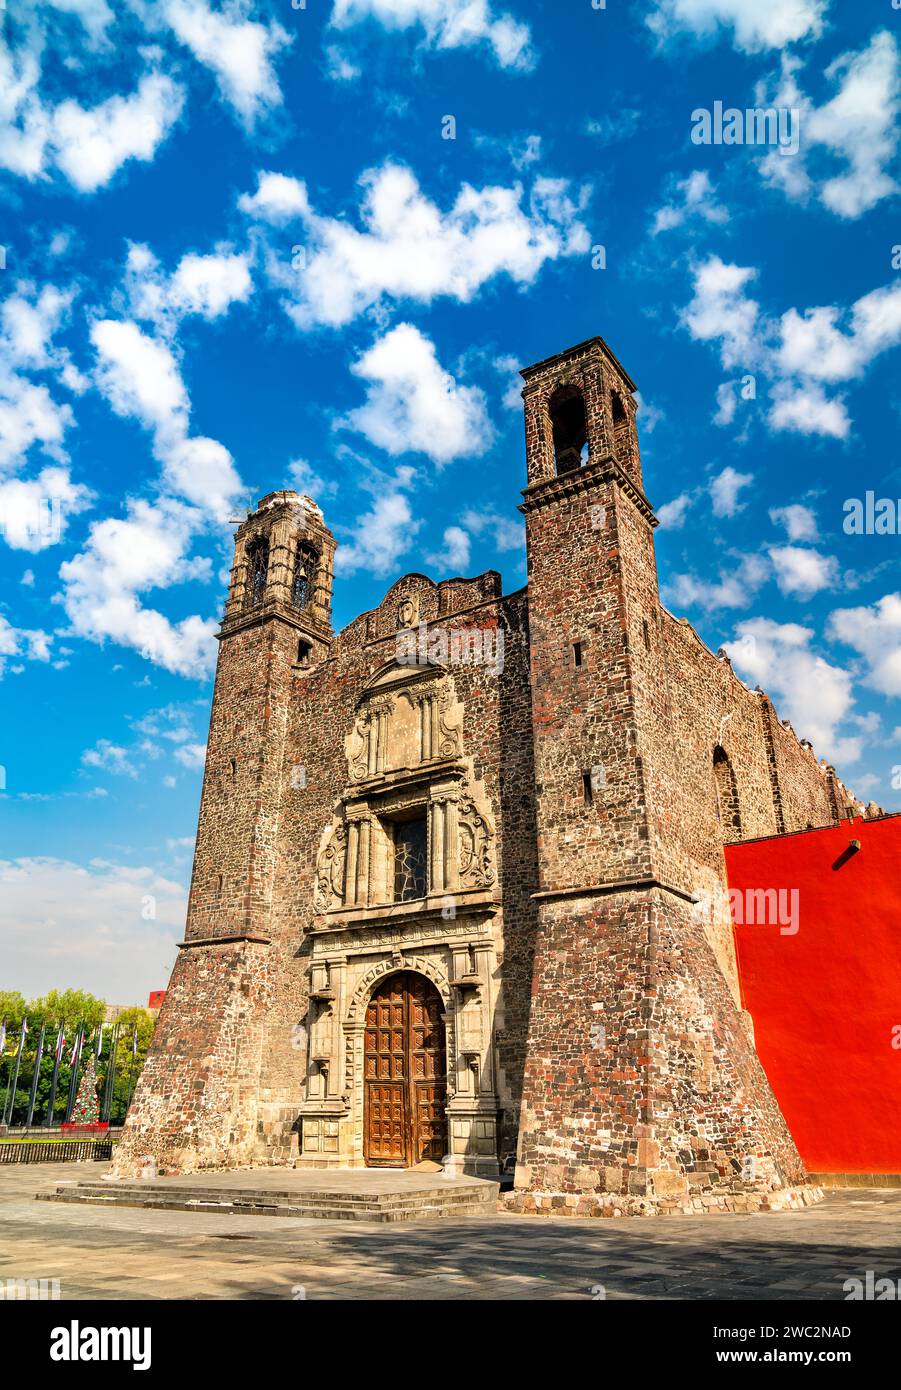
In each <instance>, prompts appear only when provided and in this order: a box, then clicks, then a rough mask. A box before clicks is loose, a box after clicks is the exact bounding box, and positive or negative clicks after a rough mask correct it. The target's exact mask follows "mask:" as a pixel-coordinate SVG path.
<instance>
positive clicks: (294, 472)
mask: <svg viewBox="0 0 901 1390" xmlns="http://www.w3.org/2000/svg"><path fill="white" fill-rule="evenodd" d="M288 477H289V479H290V481H291V486H292V488H294V490H295V492H299V493H301V495H303V496H306V497H311V498H312V499H313V501H314V502H316V501H318V499H319V498H320V497H333V496H334V495H335V493H336V492H337V490H338V484H337V482H336V481H335V480H334V478H323V477H322V475H321V474H320V473H317V472H316V470H315V468H314V467H313V466H312V464H311V463H309V461H308V460H307V459H294V460H293V461H292V462H291V463H289V464H288Z"/></svg>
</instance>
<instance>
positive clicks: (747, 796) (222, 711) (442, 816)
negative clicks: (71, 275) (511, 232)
mask: <svg viewBox="0 0 901 1390" xmlns="http://www.w3.org/2000/svg"><path fill="white" fill-rule="evenodd" d="M522 376H523V380H524V390H523V400H524V409H525V433H526V470H527V476H526V487H525V490H524V493H523V501H522V505H521V511H522V512H523V514H524V516H525V523H526V536H527V553H528V583H527V586H526V587H525V588H523V589H521V590H519V591H518V592H515V593H512V594H506V595H505V594H503V593H502V592H501V585H500V576H499V575H498V574H496V573H494V572H492V571H489V572H487V573H485V574H482V575H479V576H478V577H476V578H473V579H450V580H447V581H444V582H442V583H433V582H432V581H431V580H430V579H428V578H426V577H425V576H423V575H420V574H411V575H407V576H405V577H404V578H402V579H400V580H398V582H397V583H396V584H394V585H393V587H392V588H391V589H390V590H389V592H388V594H387V595H386V596H385V597H384V599H383V600H382V602H381V603H380V604H379V606H378V607H376V608H374V609H372V610H371V611H369V612H367V613H364V614H362V615H361V616H360V617H358V618H356V619H355V620H354V621H353V622H351V623H350V624H349V625H348V626H347V627H345V628H344V629H343V630H342V631H341V632H338V633H334V632H333V630H332V626H331V619H330V614H331V602H332V590H333V563H334V555H335V541H334V539H333V537H332V535H331V533H330V531H329V530H328V528H327V526H326V524H325V521H324V519H323V516H322V513H321V512H320V510H319V508H318V507H317V506H316V504H315V503H314V502H313V501H312V500H311V499H309V498H306V497H301V496H299V495H297V494H296V493H291V492H275V493H271V494H269V495H268V496H267V497H264V498H263V499H262V500H261V502H260V503H259V505H258V506H257V508H256V509H255V510H254V511H253V512H252V513H250V514H249V515H248V517H247V519H246V521H244V522H243V524H242V525H241V526H240V527H239V528H238V530H237V533H236V536H235V558H234V566H233V569H232V577H231V585H230V589H229V595H228V600H227V603H226V608H225V616H224V620H223V623H222V628H221V632H220V649H219V659H218V666H217V673H216V682H215V689H214V695H213V708H212V717H211V724H210V737H209V744H208V750H207V761H206V770H205V775H204V784H203V794H202V800H201V809H200V819H199V827H198V838H197V847H196V853H195V861H194V870H193V878H192V884H191V893H190V902H189V910H188V920H187V928H186V933H185V940H184V942H183V943H182V946H181V948H180V951H179V956H178V960H177V962H176V966H175V969H174V972H173V975H172V979H171V981H170V984H169V987H168V990H167V992H166V996H165V1000H164V1003H163V1007H162V1011H161V1014H160V1018H159V1021H158V1025H157V1029H156V1033H155V1037H154V1041H153V1045H152V1048H151V1052H150V1054H149V1056H148V1059H147V1063H146V1065H145V1068H144V1072H143V1074H142V1077H141V1080H140V1083H139V1086H138V1089H137V1093H136V1095H135V1098H134V1101H133V1104H132V1107H131V1110H130V1113H129V1117H128V1121H127V1124H126V1129H125V1133H124V1135H123V1139H122V1141H121V1143H120V1145H119V1146H118V1151H117V1156H116V1160H115V1165H114V1166H115V1168H116V1170H117V1171H118V1172H119V1173H120V1174H130V1173H133V1172H135V1171H136V1169H137V1167H138V1165H139V1164H140V1161H141V1159H142V1158H143V1156H144V1155H146V1154H151V1155H153V1156H154V1157H155V1158H156V1159H157V1162H158V1164H159V1165H160V1168H161V1169H162V1170H163V1171H167V1172H195V1171H198V1170H201V1169H204V1168H228V1167H239V1166H250V1165H257V1164H283V1165H294V1164H297V1165H299V1166H310V1167H313V1168H324V1169H328V1168H365V1167H412V1166H415V1165H416V1164H419V1163H422V1162H427V1161H433V1162H438V1163H441V1164H442V1165H443V1166H444V1168H445V1170H446V1171H449V1172H451V1173H463V1172H466V1173H474V1174H482V1175H485V1176H488V1177H497V1176H498V1175H502V1174H503V1175H508V1174H513V1176H514V1188H513V1191H512V1194H511V1195H510V1196H509V1198H508V1200H509V1202H510V1204H511V1205H512V1206H513V1207H514V1209H518V1210H523V1211H532V1210H541V1209H548V1207H549V1205H550V1206H551V1207H552V1208H553V1209H555V1210H568V1211H576V1212H579V1213H592V1212H598V1213H604V1212H608V1211H617V1212H619V1211H622V1212H624V1213H628V1212H647V1211H652V1210H663V1211H668V1210H689V1209H694V1210H697V1209H699V1207H700V1209H719V1208H722V1209H732V1210H734V1209H738V1210H753V1209H755V1208H758V1207H774V1206H780V1205H797V1204H800V1203H803V1202H805V1201H808V1200H810V1199H811V1198H812V1196H813V1195H814V1194H813V1191H812V1189H811V1188H810V1187H809V1186H808V1185H807V1181H806V1175H805V1172H804V1168H803V1165H802V1163H801V1160H800V1158H799V1156H798V1153H797V1150H796V1148H795V1145H794V1142H793V1140H792V1137H791V1135H790V1133H789V1131H788V1128H787V1126H786V1124H785V1121H784V1119H783V1117H782V1114H781V1112H780V1110H779V1107H778V1105H777V1103H776V1101H775V1098H774V1096H773V1093H772V1091H771V1089H770V1087H769V1084H768V1082H767V1079H766V1076H765V1074H764V1072H763V1069H762V1067H761V1065H760V1062H759V1060H758V1058H757V1054H756V1051H755V1047H754V1039H753V1029H752V1026H751V1022H750V1019H749V1016H748V1015H747V1014H746V1013H744V1012H743V1010H742V1007H741V1000H740V996H739V988H738V978H737V972H736V964H735V955H734V946H733V938H732V926H731V920H730V915H729V908H728V897H727V891H726V890H727V883H726V878H725V864H724V850H723V847H724V844H727V843H730V842H733V841H736V840H739V839H743V838H754V837H760V836H765V835H781V834H784V833H787V832H791V831H795V830H799V829H804V828H806V827H807V826H809V825H813V826H822V825H830V824H836V823H838V822H839V821H840V820H841V819H842V817H844V816H845V815H846V814H847V813H848V811H849V809H851V808H852V807H853V804H854V803H853V800H852V798H851V797H850V796H849V794H848V793H847V791H846V790H845V788H844V787H843V785H842V783H841V782H840V780H839V779H838V777H837V775H836V773H835V771H834V769H833V768H831V767H829V766H827V765H826V764H824V763H820V762H818V761H817V760H816V757H815V756H814V753H813V750H812V749H811V748H810V746H809V744H806V743H804V742H802V741H800V740H799V739H798V738H797V737H796V736H795V734H794V732H793V730H792V729H791V727H790V726H788V725H787V724H786V723H785V722H784V721H780V719H779V718H778V717H777V715H776V712H775V710H774V708H773V705H772V703H771V701H770V700H769V699H768V697H767V696H766V695H765V694H764V693H763V692H761V691H754V692H752V691H750V690H748V689H747V688H746V687H745V686H744V685H743V684H742V683H741V681H739V679H738V678H737V677H736V675H735V674H734V672H733V670H732V668H731V665H730V663H729V661H728V658H727V657H726V656H725V655H724V654H721V655H719V656H715V655H713V654H712V653H711V652H710V651H709V650H708V649H707V648H706V647H705V646H704V645H703V643H702V642H701V641H700V639H699V638H698V636H697V635H696V634H695V633H694V631H693V630H692V628H691V627H690V626H689V625H688V624H687V623H686V622H685V621H684V620H679V619H676V618H674V617H673V616H672V615H671V614H670V613H669V612H668V611H667V610H666V609H665V608H664V607H663V606H662V604H661V602H660V598H659V594H658V588H657V572H656V563H655V555H654V527H655V525H656V520H655V517H654V513H653V511H652V508H651V505H650V503H649V502H648V500H647V498H646V496H645V492H644V483H643V478H642V469H641V461H640V454H639V446H638V433H637V425H636V404H635V401H634V396H633V393H634V390H635V387H634V383H633V382H632V381H631V379H630V378H629V377H628V375H627V374H626V372H625V371H624V369H623V368H622V366H621V365H620V363H619V362H618V361H617V359H616V357H615V356H614V354H613V353H612V352H611V350H610V349H609V348H608V347H607V345H606V344H605V343H604V342H603V341H602V340H601V339H600V338H594V339H591V340H589V341H588V342H585V343H582V344H579V345H578V346H576V347H574V348H571V349H569V350H568V351H566V352H563V353H561V354H559V355H557V356H555V357H552V358H550V359H548V360H547V361H544V362H541V363H538V364H536V365H535V366H533V367H530V368H527V369H526V370H524V371H523V373H522ZM760 886H761V888H769V887H771V886H772V887H777V888H778V887H790V885H768V884H762V885H760ZM761 930H774V931H778V930H779V927H778V926H777V925H773V926H770V927H767V926H765V925H764V926H761Z"/></svg>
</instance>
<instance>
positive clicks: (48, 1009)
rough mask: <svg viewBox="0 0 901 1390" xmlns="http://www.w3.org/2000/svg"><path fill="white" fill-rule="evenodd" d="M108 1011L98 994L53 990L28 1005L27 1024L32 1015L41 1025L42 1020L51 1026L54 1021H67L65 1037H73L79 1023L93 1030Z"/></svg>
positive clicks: (90, 1031)
mask: <svg viewBox="0 0 901 1390" xmlns="http://www.w3.org/2000/svg"><path fill="white" fill-rule="evenodd" d="M105 1013H106V1004H105V1003H104V1001H103V1000H102V999H98V998H97V997H96V995H93V994H87V993H86V992H85V991H84V990H81V989H64V990H58V989H51V990H50V991H49V993H48V994H45V995H44V997H43V999H35V1000H34V1001H33V1002H32V1003H31V1004H29V1006H28V1023H29V1026H31V1023H32V1014H33V1018H34V1022H35V1023H36V1024H37V1026H38V1028H40V1026H41V1024H42V1023H46V1024H47V1026H48V1028H49V1026H50V1025H51V1024H57V1025H58V1024H60V1023H64V1024H65V1027H66V1037H67V1038H69V1037H72V1038H74V1036H75V1029H76V1028H77V1027H78V1025H79V1023H83V1024H84V1026H85V1029H86V1030H87V1032H88V1033H93V1032H94V1031H95V1029H97V1028H99V1027H100V1024H101V1023H102V1022H103V1016H104V1014H105Z"/></svg>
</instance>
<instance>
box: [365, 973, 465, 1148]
mask: <svg viewBox="0 0 901 1390" xmlns="http://www.w3.org/2000/svg"><path fill="white" fill-rule="evenodd" d="M363 1085H364V1089H365V1094H364V1098H363V1155H364V1158H365V1160H366V1163H367V1166H368V1167H370V1168H410V1167H412V1166H413V1165H414V1164H416V1163H421V1162H422V1161H423V1159H433V1160H434V1161H435V1162H436V1163H440V1162H441V1160H442V1158H444V1156H445V1154H446V1153H447V1116H446V1114H445V1107H446V1105H447V1052H446V1048H445V1040H444V1005H443V1003H442V1000H441V995H440V994H439V993H438V991H437V989H436V988H435V986H434V985H433V984H432V983H431V981H430V980H427V979H426V978H425V976H424V975H417V974H414V973H413V972H412V971H404V972H402V973H399V974H396V975H389V976H388V978H387V979H386V980H385V981H383V983H382V984H381V985H379V987H378V988H377V989H376V990H375V992H374V994H373V995H372V997H371V999H370V1000H369V1004H368V1007H367V1009H366V1029H365V1036H364V1052H363Z"/></svg>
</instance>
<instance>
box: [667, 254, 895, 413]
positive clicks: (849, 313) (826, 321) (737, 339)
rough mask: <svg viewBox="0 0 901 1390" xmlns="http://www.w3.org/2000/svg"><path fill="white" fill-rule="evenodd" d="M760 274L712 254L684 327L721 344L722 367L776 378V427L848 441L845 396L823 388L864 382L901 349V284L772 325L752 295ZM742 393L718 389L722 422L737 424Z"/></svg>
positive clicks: (730, 386)
mask: <svg viewBox="0 0 901 1390" xmlns="http://www.w3.org/2000/svg"><path fill="white" fill-rule="evenodd" d="M756 274H757V271H756V270H755V269H754V268H753V267H750V266H737V265H726V264H724V262H723V261H721V260H720V259H719V257H718V256H711V257H710V258H709V259H708V260H707V261H705V262H704V263H703V264H702V265H700V266H697V267H696V268H695V271H694V295H693V298H692V299H691V301H690V303H689V304H688V305H687V306H686V307H685V309H683V310H682V312H681V314H680V320H681V322H682V324H683V325H684V327H685V328H687V329H688V331H689V333H690V334H691V336H692V337H693V338H696V339H698V340H700V341H702V342H711V343H717V344H718V346H719V353H720V360H721V362H722V365H723V367H725V368H735V367H737V366H743V367H744V368H745V369H746V370H747V371H751V372H754V371H759V372H766V373H768V374H771V375H772V378H773V385H772V388H771V392H770V396H771V402H772V404H771V406H770V410H769V414H768V417H767V418H768V423H769V425H770V427H771V428H772V429H774V430H788V431H793V432H795V433H799V434H820V435H825V436H828V437H831V438H835V439H844V438H846V437H847V436H848V434H849V433H850V429H851V420H850V417H849V415H848V411H847V408H846V406H845V402H844V398H843V397H842V396H841V395H832V396H829V395H827V394H826V391H825V390H824V386H823V383H824V382H825V383H828V384H829V385H835V384H836V383H838V382H841V381H851V380H856V379H859V378H861V377H862V376H863V375H864V373H865V371H866V369H867V368H868V367H869V365H870V363H871V362H872V361H873V360H874V359H875V358H876V357H877V356H878V355H879V354H880V353H883V352H886V351H888V350H889V349H890V348H893V347H896V346H898V344H899V343H901V284H891V285H886V286H882V287H880V288H879V289H876V290H871V291H870V292H869V293H868V294H865V295H862V296H861V298H860V299H858V300H856V301H855V302H854V303H853V304H852V305H851V307H850V309H848V310H845V309H842V308H840V307H838V306H835V305H826V306H819V307H816V308H813V309H806V310H804V311H799V310H798V309H795V308H792V309H789V310H787V311H786V312H785V313H784V314H783V315H782V317H781V318H780V319H769V318H765V317H764V316H763V315H762V314H761V313H760V306H759V304H758V303H757V301H756V300H753V299H750V298H748V297H747V295H746V293H745V287H746V286H747V285H748V283H749V282H750V280H751V279H753V278H754V277H755V276H756ZM843 321H846V322H847V327H845V326H844V325H843ZM735 391H736V387H735V383H733V382H726V383H724V384H723V385H722V386H721V387H720V388H719V390H718V392H717V400H718V404H719V411H718V414H717V416H716V420H717V423H718V424H728V423H730V422H731V420H732V419H733V418H734V415H735V409H736V395H735Z"/></svg>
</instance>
